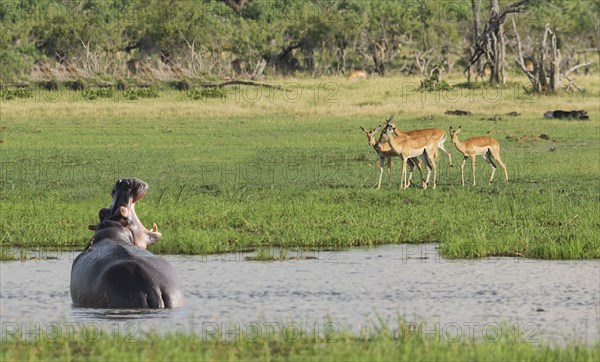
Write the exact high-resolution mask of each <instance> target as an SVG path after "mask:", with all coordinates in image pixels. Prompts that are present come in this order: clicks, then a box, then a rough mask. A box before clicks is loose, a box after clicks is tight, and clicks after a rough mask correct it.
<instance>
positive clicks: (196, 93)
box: [186, 87, 227, 99]
mask: <svg viewBox="0 0 600 362" xmlns="http://www.w3.org/2000/svg"><path fill="white" fill-rule="evenodd" d="M186 95H187V97H188V98H190V99H206V98H225V97H227V93H225V90H224V89H223V88H216V87H213V88H194V89H192V90H190V91H188V92H187V93H186Z"/></svg>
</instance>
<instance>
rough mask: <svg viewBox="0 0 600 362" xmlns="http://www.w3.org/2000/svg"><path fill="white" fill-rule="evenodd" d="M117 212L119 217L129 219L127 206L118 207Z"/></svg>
mask: <svg viewBox="0 0 600 362" xmlns="http://www.w3.org/2000/svg"><path fill="white" fill-rule="evenodd" d="M119 212H120V213H121V217H122V218H124V219H127V218H129V208H127V206H121V207H119Z"/></svg>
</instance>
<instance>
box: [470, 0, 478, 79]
mask: <svg viewBox="0 0 600 362" xmlns="http://www.w3.org/2000/svg"><path fill="white" fill-rule="evenodd" d="M480 2H481V0H471V9H473V35H472V42H471V44H472V47H473V49H475V47H476V46H477V40H478V39H479V6H480ZM480 71H481V59H477V64H476V66H475V74H477V73H479V72H480ZM469 77H470V74H469Z"/></svg>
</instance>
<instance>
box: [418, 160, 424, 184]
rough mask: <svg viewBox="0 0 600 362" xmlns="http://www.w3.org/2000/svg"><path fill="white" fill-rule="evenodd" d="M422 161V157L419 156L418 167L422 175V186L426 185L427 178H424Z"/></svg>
mask: <svg viewBox="0 0 600 362" xmlns="http://www.w3.org/2000/svg"><path fill="white" fill-rule="evenodd" d="M422 163H423V161H421V159H420V158H417V168H418V169H419V176H420V177H421V187H423V186H425V179H424V178H423V170H422Z"/></svg>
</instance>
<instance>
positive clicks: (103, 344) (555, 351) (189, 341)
mask: <svg viewBox="0 0 600 362" xmlns="http://www.w3.org/2000/svg"><path fill="white" fill-rule="evenodd" d="M330 324H331V323H330ZM255 325H257V326H258V327H257V328H249V329H248V328H242V329H241V330H240V334H239V337H238V338H239V340H237V341H234V340H233V339H234V336H233V334H230V335H229V336H225V335H224V334H223V333H221V332H220V331H218V330H217V331H216V332H213V331H214V329H212V326H211V328H210V329H208V328H207V329H206V330H207V331H210V332H211V333H204V334H200V335H198V334H184V333H166V334H164V335H162V336H161V335H158V334H157V333H145V334H143V335H138V334H137V333H136V334H128V333H118V332H119V331H118V330H116V329H114V330H113V329H111V330H110V331H103V332H102V333H101V334H93V335H92V334H86V333H83V332H81V333H80V332H77V331H75V332H71V333H69V334H67V333H63V334H61V335H51V336H49V337H47V338H40V340H39V341H38V342H32V341H28V340H27V339H26V338H25V339H24V338H22V337H19V336H18V333H17V337H16V338H15V337H13V336H12V335H11V336H8V337H6V338H4V339H3V341H2V342H0V355H1V356H2V361H21V360H28V361H41V360H43V361H108V360H127V361H165V360H177V361H183V360H194V361H199V360H210V361H216V360H230V361H239V360H244V361H247V360H261V361H271V360H272V361H283V360H285V361H304V360H315V359H318V360H328V361H334V360H335V361H347V360H352V361H391V360H393V361H420V360H427V361H474V360H477V361H597V360H598V358H600V344H598V343H596V344H595V345H592V346H589V345H585V344H583V343H580V342H571V343H569V344H567V345H563V346H560V347H558V346H551V345H549V344H547V343H544V342H542V343H541V344H533V343H529V341H527V340H526V339H523V338H522V336H520V335H519V334H518V333H513V332H511V331H510V330H508V329H499V331H500V332H499V334H496V335H494V336H491V335H490V338H488V339H473V340H472V339H471V338H470V337H467V336H462V337H459V338H456V336H449V337H443V335H442V336H440V335H438V334H435V333H433V334H432V332H431V331H430V332H429V334H428V335H425V334H421V333H413V332H410V333H409V332H408V330H406V329H403V328H399V329H397V330H396V331H392V330H390V329H389V328H387V327H384V328H380V329H378V330H374V331H370V332H364V333H359V334H354V333H351V332H347V331H338V329H337V328H335V327H331V326H330V327H331V328H328V329H325V328H322V329H321V330H319V329H316V328H312V329H310V328H309V329H301V327H299V328H300V329H297V328H296V327H295V326H292V327H290V324H285V326H286V328H285V329H269V332H268V333H267V332H265V333H263V332H264V331H263V332H260V333H261V334H258V333H255V331H257V330H261V331H262V329H261V327H260V326H261V324H260V323H257V324H255ZM331 325H332V324H331ZM298 326H299V325H298ZM301 330H302V332H300V331H301ZM315 331H317V333H315ZM495 331H496V330H495ZM29 338H31V336H30V337H29Z"/></svg>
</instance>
